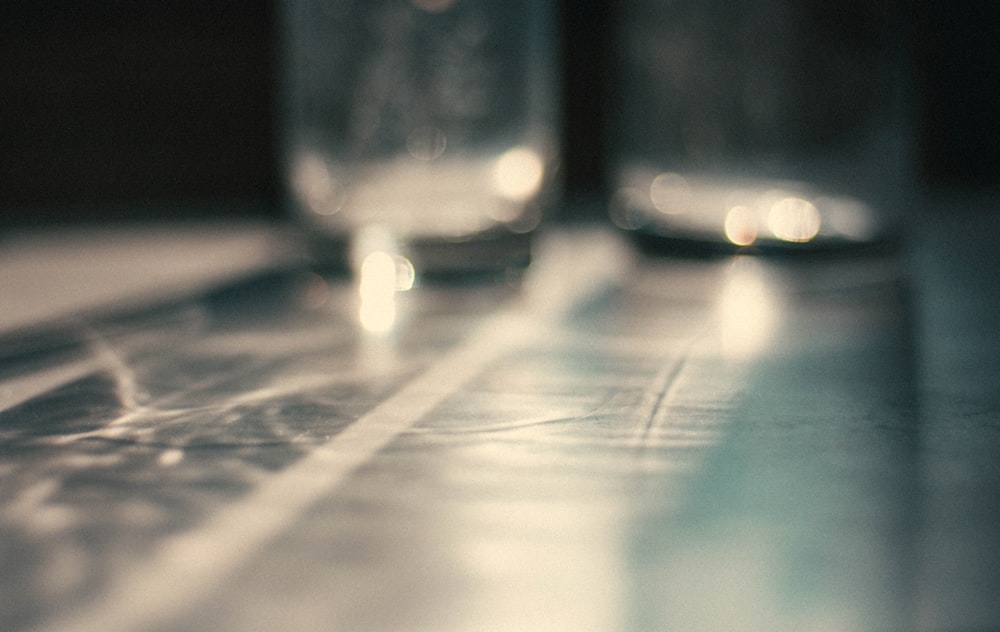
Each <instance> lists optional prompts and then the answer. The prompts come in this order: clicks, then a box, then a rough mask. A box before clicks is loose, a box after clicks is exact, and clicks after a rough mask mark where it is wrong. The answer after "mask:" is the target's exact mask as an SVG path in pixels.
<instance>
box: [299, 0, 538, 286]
mask: <svg viewBox="0 0 1000 632" xmlns="http://www.w3.org/2000/svg"><path fill="white" fill-rule="evenodd" d="M551 4H552V3H551V2H550V1H549V0H281V3H280V9H281V16H282V34H283V38H282V42H283V52H284V61H283V66H282V75H281V76H282V88H281V95H282V101H281V119H282V124H283V127H282V132H281V148H282V155H283V166H284V173H285V179H286V184H287V191H288V196H287V199H288V202H289V204H290V206H291V212H292V213H293V214H294V215H295V216H296V217H297V218H298V219H299V220H300V225H301V226H303V227H304V228H305V229H306V233H307V234H308V235H309V236H310V243H311V245H312V247H313V252H314V253H315V254H316V255H318V256H319V258H320V259H322V260H324V261H327V262H342V263H350V262H351V261H352V259H357V258H358V257H361V256H363V255H364V254H365V253H364V252H360V253H359V252H358V250H359V249H360V250H362V251H363V250H365V249H366V248H370V247H379V248H383V247H389V246H387V245H388V244H394V247H396V248H398V250H399V253H400V255H401V256H405V257H407V258H408V260H410V261H412V263H413V265H414V266H415V267H416V269H417V272H418V274H419V273H423V272H427V273H436V272H464V271H482V270H491V269H500V268H504V267H507V266H517V265H523V264H524V263H526V261H527V258H528V256H529V243H530V235H531V233H532V231H533V230H534V229H535V228H536V227H537V226H538V225H539V223H540V221H541V220H542V215H543V210H544V207H545V205H546V195H549V194H551V192H552V190H553V187H552V181H553V177H552V174H553V170H554V167H555V165H556V164H557V160H558V142H557V141H558V138H557V133H556V130H557V125H556V122H555V116H556V113H557V102H556V100H557V96H558V95H557V91H556V86H557V85H558V84H557V81H556V76H555V75H556V69H555V63H554V59H553V56H554V54H555V49H556V46H555V35H556V28H555V24H554V21H553V20H554V16H553V12H554V11H553V7H552V6H551ZM372 235H377V236H378V237H377V238H375V239H373V238H372ZM373 243H374V244H376V246H371V244H373Z"/></svg>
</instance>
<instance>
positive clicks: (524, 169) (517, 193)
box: [493, 147, 545, 202]
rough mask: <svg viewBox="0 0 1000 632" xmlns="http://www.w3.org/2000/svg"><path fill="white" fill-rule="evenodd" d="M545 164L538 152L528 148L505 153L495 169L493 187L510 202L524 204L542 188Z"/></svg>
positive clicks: (514, 149) (516, 148)
mask: <svg viewBox="0 0 1000 632" xmlns="http://www.w3.org/2000/svg"><path fill="white" fill-rule="evenodd" d="M544 178H545V163H544V162H543V161H542V158H541V156H539V155H538V153H537V152H535V151H533V150H531V149H528V148H526V147H515V148H513V149H509V150H507V151H506V152H504V153H503V154H502V155H501V156H500V158H498V159H497V162H496V165H495V166H494V168H493V187H494V189H495V190H496V192H497V193H498V194H499V195H500V196H502V197H505V198H507V199H509V200H514V201H517V202H523V201H526V200H529V199H531V197H532V196H534V195H535V194H536V193H538V191H539V189H541V187H542V181H543V180H544Z"/></svg>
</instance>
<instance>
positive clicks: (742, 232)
mask: <svg viewBox="0 0 1000 632" xmlns="http://www.w3.org/2000/svg"><path fill="white" fill-rule="evenodd" d="M725 231H726V239H728V240H729V241H730V242H731V243H733V244H735V245H737V246H749V245H750V244H752V243H753V242H755V241H757V214H756V213H754V212H753V210H752V209H750V208H747V207H746V206H734V207H733V208H731V209H729V212H728V213H726V223H725Z"/></svg>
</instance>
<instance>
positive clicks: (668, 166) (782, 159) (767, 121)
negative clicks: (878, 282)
mask: <svg viewBox="0 0 1000 632" xmlns="http://www.w3.org/2000/svg"><path fill="white" fill-rule="evenodd" d="M616 7H617V9H618V17H619V22H618V24H617V27H618V28H617V30H616V36H617V38H616V46H615V48H614V67H615V77H616V84H615V88H614V90H613V91H612V94H613V100H612V117H613V121H614V123H613V125H612V137H611V139H610V142H611V146H612V153H613V158H612V177H613V179H614V184H615V186H616V189H617V193H616V194H615V196H614V199H613V201H612V210H611V212H612V218H613V219H614V221H615V222H616V223H617V224H618V225H619V226H621V227H623V228H625V229H627V230H630V231H634V233H635V234H636V235H638V236H640V237H643V238H645V240H646V241H647V243H653V244H655V245H659V246H662V247H668V248H669V247H689V246H691V245H696V246H708V247H710V248H713V247H714V248H726V249H733V248H748V247H752V248H757V249H783V250H796V249H804V250H814V249H817V248H840V247H844V246H847V247H853V246H858V245H872V244H881V243H886V242H887V241H891V240H892V239H893V237H894V236H895V235H896V234H897V231H898V229H899V220H901V219H904V218H905V213H906V210H907V209H906V205H907V197H908V195H909V192H910V187H911V183H912V182H911V177H910V171H911V165H912V160H911V153H912V152H911V144H912V130H911V129H910V125H909V121H910V116H909V112H908V108H909V107H910V100H909V98H908V83H909V80H908V70H907V68H908V56H907V38H906V30H907V29H906V20H907V19H908V17H909V16H910V15H911V14H912V12H910V11H909V10H908V5H907V2H906V0H823V1H820V0H623V1H622V2H620V3H617V4H616Z"/></svg>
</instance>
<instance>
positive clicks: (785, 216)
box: [767, 197, 820, 243]
mask: <svg viewBox="0 0 1000 632" xmlns="http://www.w3.org/2000/svg"><path fill="white" fill-rule="evenodd" d="M767 225H768V228H770V229H771V233H772V234H773V235H774V236H775V237H777V238H778V239H781V240H783V241H791V242H799V243H802V242H807V241H811V240H812V239H813V238H814V237H815V236H816V235H817V234H818V233H819V227H820V214H819V210H817V209H816V205H815V204H813V203H812V202H810V201H809V200H804V199H802V198H798V197H785V198H782V199H780V200H778V201H777V202H775V203H774V204H773V205H771V209H770V211H769V212H768V216H767Z"/></svg>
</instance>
